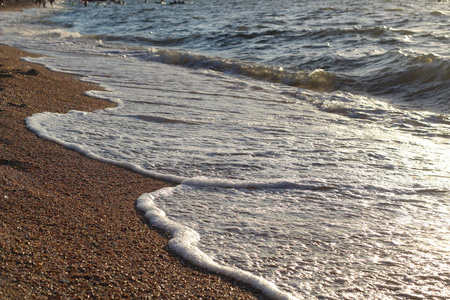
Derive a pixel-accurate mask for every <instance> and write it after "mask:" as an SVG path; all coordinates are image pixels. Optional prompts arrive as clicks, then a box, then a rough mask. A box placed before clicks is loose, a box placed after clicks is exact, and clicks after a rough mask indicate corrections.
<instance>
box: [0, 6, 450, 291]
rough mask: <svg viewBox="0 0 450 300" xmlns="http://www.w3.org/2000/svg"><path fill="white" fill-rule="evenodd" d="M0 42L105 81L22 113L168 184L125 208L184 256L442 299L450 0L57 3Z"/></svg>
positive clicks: (305, 287) (448, 235)
mask: <svg viewBox="0 0 450 300" xmlns="http://www.w3.org/2000/svg"><path fill="white" fill-rule="evenodd" d="M169 1H170V0H169ZM47 6H48V5H47ZM0 43H2V44H7V45H11V46H15V47H19V48H22V49H25V50H28V51H32V52H36V53H41V54H45V55H46V56H45V57H41V58H25V59H26V60H27V61H30V62H34V63H39V64H43V65H45V66H47V67H48V68H50V69H52V70H56V71H61V72H67V73H72V74H76V75H79V76H80V77H81V78H82V80H86V81H89V82H94V83H98V84H99V85H101V86H102V87H104V88H105V91H89V92H88V94H89V95H91V96H94V97H98V98H101V99H108V100H110V101H113V102H116V103H117V105H118V106H117V107H116V108H111V109H105V110H99V111H95V112H80V111H70V112H69V113H67V114H55V113H41V114H36V115H33V116H32V117H30V118H28V119H27V126H28V128H29V129H31V130H32V131H34V132H36V134H38V135H39V136H41V137H43V138H45V139H49V140H52V141H55V142H58V143H60V144H63V145H65V146H67V147H68V148H71V149H74V150H76V151H79V152H81V153H83V154H85V155H87V156H89V157H92V158H94V159H98V160H101V161H106V162H109V163H113V164H117V165H121V166H125V167H128V168H130V169H133V170H135V171H139V172H142V173H144V174H148V175H150V176H155V177H157V178H161V179H165V180H171V181H173V182H176V183H178V185H177V186H176V187H173V188H166V189H162V190H159V191H157V192H154V193H148V194H144V195H142V196H141V197H140V198H139V199H136V201H137V202H136V205H137V208H138V209H139V210H141V211H142V212H143V213H145V215H146V217H147V218H148V219H149V220H150V221H151V222H152V223H153V224H155V225H156V226H159V227H161V228H162V229H164V230H167V231H168V232H170V233H171V234H172V237H173V238H172V239H171V241H170V242H169V246H170V248H171V249H172V250H173V251H175V252H176V253H177V254H178V255H180V256H181V257H183V258H184V259H187V260H190V261H191V262H192V263H194V264H197V265H200V266H203V267H205V268H207V269H210V270H212V271H215V272H221V273H224V274H227V275H228V276H232V277H235V278H237V279H239V280H242V281H244V282H247V283H249V284H251V285H253V286H254V287H255V288H258V289H261V290H262V291H263V292H264V293H265V294H266V295H267V296H269V297H271V298H274V299H294V298H298V299H450V3H449V2H446V1H443V2H438V1H428V0H415V1H406V0H391V1H388V0H370V1H369V0H361V1H355V0H334V1H331V0H330V1H325V0H314V1H312V0H310V1H307V0H276V1H275V0H272V1H270V0H260V1H253V0H251V1H250V0H240V1H234V0H229V1H226V0H223V1H210V0H194V1H187V2H186V4H183V5H181V4H178V5H170V4H158V3H155V2H154V1H149V2H144V1H138V0H128V1H127V2H126V3H125V5H117V4H109V3H107V2H102V3H99V4H97V3H89V5H88V6H87V7H85V6H83V5H81V4H80V3H76V2H71V1H66V2H63V1H58V3H57V5H56V6H54V7H50V6H48V7H47V8H45V9H44V8H40V9H38V8H36V9H30V10H26V11H25V12H22V13H20V12H15V13H13V12H11V13H10V12H1V13H0ZM36 101H39V99H36ZM111 188H114V187H111ZM99 205H101V204H99Z"/></svg>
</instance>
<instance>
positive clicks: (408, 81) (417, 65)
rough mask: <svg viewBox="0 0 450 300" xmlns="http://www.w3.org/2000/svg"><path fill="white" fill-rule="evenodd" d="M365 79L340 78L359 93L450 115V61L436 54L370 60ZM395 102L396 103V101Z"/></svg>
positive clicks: (395, 52)
mask: <svg viewBox="0 0 450 300" xmlns="http://www.w3.org/2000/svg"><path fill="white" fill-rule="evenodd" d="M366 64H367V66H368V67H367V68H366V69H364V68H362V69H361V75H359V76H355V75H349V76H347V77H345V76H342V77H340V78H339V84H340V85H341V87H342V86H344V88H345V86H348V87H350V88H351V89H354V90H356V91H362V92H368V93H370V94H372V95H375V96H382V97H384V98H388V99H391V100H390V101H391V102H392V103H393V104H396V105H400V106H402V107H405V108H408V107H411V108H414V109H418V110H432V111H435V112H440V113H448V112H450V86H449V82H450V60H448V59H447V58H444V57H441V56H439V55H437V54H433V53H417V52H414V51H411V50H392V51H388V52H386V53H383V54H379V55H374V56H372V57H369V58H367V59H366ZM392 99H395V100H392Z"/></svg>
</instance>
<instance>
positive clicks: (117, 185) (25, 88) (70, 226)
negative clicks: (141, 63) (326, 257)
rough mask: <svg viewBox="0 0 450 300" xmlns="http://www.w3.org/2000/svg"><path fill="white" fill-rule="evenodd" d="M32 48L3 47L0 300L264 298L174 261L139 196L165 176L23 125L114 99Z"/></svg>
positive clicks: (162, 184)
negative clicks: (44, 62)
mask: <svg viewBox="0 0 450 300" xmlns="http://www.w3.org/2000/svg"><path fill="white" fill-rule="evenodd" d="M0 15H1V12H0ZM31 55H32V54H27V53H25V52H23V51H21V50H18V49H15V48H11V47H7V46H0V207H1V209H0V236H1V238H0V262H1V263H0V287H1V288H0V298H1V299H48V298H54V299H67V298H71V299H87V298H94V299H118V298H120V299H123V298H130V299H256V298H261V297H260V295H257V294H255V293H254V292H252V291H251V290H250V289H248V288H247V287H246V286H244V285H241V284H238V283H236V282H234V281H233V280H230V279H226V278H223V277H221V276H217V275H213V274H210V273H209V272H205V271H203V270H200V269H198V268H196V267H192V266H191V265H189V264H187V263H185V262H183V261H181V260H179V259H178V258H176V257H175V256H174V255H173V254H172V253H170V251H169V250H168V249H167V238H168V237H167V235H166V234H165V233H164V232H159V231H157V230H156V229H155V228H152V227H151V226H149V225H148V224H146V222H145V220H143V218H142V217H141V216H140V215H139V213H138V212H137V211H136V209H135V203H136V199H137V197H138V196H139V195H140V194H142V193H144V192H151V191H154V190H156V189H159V188H161V187H165V186H169V185H171V183H168V182H163V181H160V180H155V179H152V178H149V177H145V176H143V175H140V174H137V173H134V172H131V171H129V170H126V169H123V168H120V167H117V166H112V165H108V164H104V163H101V162H98V161H95V160H91V159H88V158H86V157H84V156H82V155H80V154H78V153H76V152H74V151H71V150H68V149H66V148H64V147H62V146H60V145H57V144H55V143H52V142H49V141H45V140H42V139H40V138H38V137H37V136H36V135H35V134H34V133H32V132H30V131H28V130H27V129H26V126H25V122H24V120H25V118H26V117H28V116H30V115H32V114H33V113H37V112H43V111H51V112H60V113H64V112H67V111H69V110H73V109H74V110H82V111H92V110H96V109H101V108H105V107H110V106H113V104H112V103H110V102H106V101H101V100H98V99H93V98H90V97H87V96H84V95H83V92H84V91H86V90H91V89H99V87H98V86H95V85H93V84H89V83H85V82H81V81H78V80H76V78H75V77H74V76H71V75H67V74H61V73H56V72H51V71H49V70H47V69H45V68H44V67H42V66H39V65H35V64H30V63H27V62H24V61H22V60H20V59H19V58H18V57H23V56H31Z"/></svg>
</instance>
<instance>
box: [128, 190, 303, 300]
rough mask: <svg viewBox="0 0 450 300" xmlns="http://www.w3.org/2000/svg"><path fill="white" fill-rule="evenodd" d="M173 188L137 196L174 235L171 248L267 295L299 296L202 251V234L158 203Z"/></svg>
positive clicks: (149, 216) (140, 205)
mask: <svg viewBox="0 0 450 300" xmlns="http://www.w3.org/2000/svg"><path fill="white" fill-rule="evenodd" d="M173 189H174V188H173V187H169V188H162V189H160V190H158V191H155V192H153V193H147V194H143V195H141V196H140V197H139V198H138V199H137V203H136V207H137V209H139V210H140V211H142V212H143V213H144V215H145V218H147V220H149V222H150V223H151V224H152V225H154V226H156V227H158V228H160V229H162V230H164V231H166V232H168V233H169V234H170V235H171V239H170V240H169V242H168V246H169V249H170V250H172V251H173V252H175V254H176V255H178V256H179V257H181V258H182V259H184V260H186V261H188V262H190V263H191V264H193V265H195V266H198V267H200V268H203V269H206V270H209V271H211V272H213V273H217V274H221V275H225V276H227V277H229V278H233V279H236V280H237V281H239V282H242V283H244V284H247V285H249V286H251V287H252V288H254V289H255V290H258V291H260V292H261V293H262V294H263V295H265V296H267V297H269V298H271V299H277V300H289V299H291V300H293V299H297V298H295V297H294V296H293V295H291V294H288V293H286V292H283V291H281V290H280V289H278V287H277V286H276V285H275V284H274V283H273V282H271V281H268V280H266V279H264V278H262V277H259V276H256V275H254V274H252V273H250V272H247V271H244V270H241V269H238V268H234V267H229V266H225V265H221V264H219V263H217V262H215V261H213V260H212V259H211V257H209V256H208V255H207V254H205V253H204V252H203V251H201V250H200V249H199V248H198V247H197V246H196V244H197V243H198V242H199V241H200V236H199V234H198V233H197V232H196V231H194V230H193V229H191V228H189V227H186V226H184V225H182V224H179V223H177V222H175V221H172V220H170V219H169V218H168V217H167V216H166V214H165V212H164V211H163V210H161V209H159V208H158V207H157V206H156V205H155V203H154V200H155V199H157V198H158V197H159V196H161V195H167V194H169V193H171V191H172V190H173Z"/></svg>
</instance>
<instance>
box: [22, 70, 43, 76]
mask: <svg viewBox="0 0 450 300" xmlns="http://www.w3.org/2000/svg"><path fill="white" fill-rule="evenodd" d="M38 74H39V72H38V71H37V70H36V69H31V70H29V71H26V72H24V73H23V75H27V76H36V75H38Z"/></svg>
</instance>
